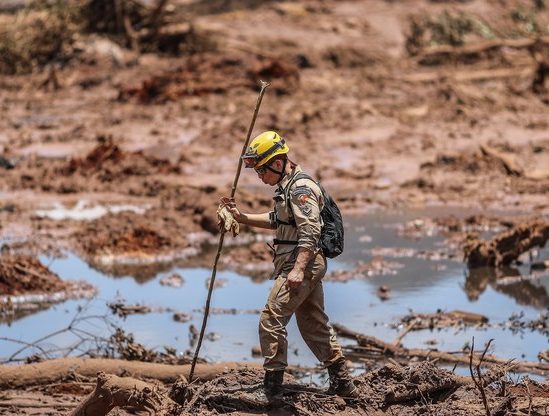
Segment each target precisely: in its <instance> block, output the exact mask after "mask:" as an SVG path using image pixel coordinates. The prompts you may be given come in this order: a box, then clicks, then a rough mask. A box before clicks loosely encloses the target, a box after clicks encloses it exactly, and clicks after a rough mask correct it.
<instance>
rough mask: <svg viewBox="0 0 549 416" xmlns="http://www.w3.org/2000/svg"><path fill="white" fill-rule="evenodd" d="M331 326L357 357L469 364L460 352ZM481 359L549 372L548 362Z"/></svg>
mask: <svg viewBox="0 0 549 416" xmlns="http://www.w3.org/2000/svg"><path fill="white" fill-rule="evenodd" d="M333 328H334V330H335V331H336V332H337V334H338V335H340V336H342V337H346V338H351V339H355V340H356V341H357V343H358V345H357V346H350V347H348V350H350V351H351V352H352V354H353V355H355V356H357V357H360V356H371V355H373V354H376V355H378V356H379V355H385V356H389V357H402V358H404V359H407V360H409V359H410V358H420V359H423V360H439V361H441V362H445V363H453V364H462V365H468V364H469V356H468V355H464V354H463V353H461V352H460V353H449V352H444V351H436V350H428V349H421V348H410V349H408V348H403V347H395V346H394V345H391V344H388V343H386V342H384V341H381V340H379V339H377V338H374V337H371V336H366V335H363V334H360V333H358V332H356V331H353V330H351V329H348V328H346V327H345V326H343V325H340V324H334V325H333ZM473 359H474V362H475V363H478V362H479V361H480V359H481V355H479V354H475V355H474V357H473ZM482 360H483V363H484V364H486V365H490V366H494V367H496V368H497V367H501V368H510V367H512V368H513V370H515V371H520V372H529V373H536V374H542V375H545V374H548V373H549V364H545V363H536V362H529V361H514V360H506V359H503V358H498V357H495V356H493V355H485V356H484V357H482Z"/></svg>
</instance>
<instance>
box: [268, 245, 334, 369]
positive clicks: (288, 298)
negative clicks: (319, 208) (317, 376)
mask: <svg viewBox="0 0 549 416" xmlns="http://www.w3.org/2000/svg"><path fill="white" fill-rule="evenodd" d="M290 266H291V267H293V262H292V263H290V264H289V265H288V268H289V270H283V273H282V274H281V276H280V277H279V278H278V279H276V280H275V281H274V285H273V287H272V289H271V292H270V294H269V298H268V300H267V304H266V305H265V308H264V309H263V311H262V312H261V315H260V318H259V341H260V344H261V352H262V354H263V357H265V363H264V365H263V366H264V368H265V370H269V371H273V370H284V369H285V368H286V367H287V365H288V354H287V352H288V341H287V331H286V325H288V322H289V321H290V318H291V317H292V315H293V314H294V313H295V316H296V320H297V326H298V328H299V332H300V333H301V336H302V337H303V340H304V341H305V342H306V344H307V345H308V347H309V348H310V349H311V351H312V352H313V354H314V355H315V356H316V358H317V359H318V360H319V361H320V362H321V363H323V364H324V365H330V364H332V363H334V362H336V361H337V360H339V359H341V358H342V357H343V354H342V351H341V346H340V345H339V343H338V342H337V340H336V337H335V334H334V332H333V329H332V328H331V327H330V325H329V324H328V315H326V313H325V312H324V290H323V288H322V278H323V277H324V275H325V273H326V259H325V258H324V257H323V256H322V255H321V254H317V255H316V256H315V258H314V260H313V261H311V262H310V263H309V266H307V268H306V270H305V278H304V279H303V283H302V284H301V285H300V286H299V287H298V288H295V289H290V288H288V286H287V285H286V277H285V276H286V275H287V274H288V273H289V272H290V270H291V267H290Z"/></svg>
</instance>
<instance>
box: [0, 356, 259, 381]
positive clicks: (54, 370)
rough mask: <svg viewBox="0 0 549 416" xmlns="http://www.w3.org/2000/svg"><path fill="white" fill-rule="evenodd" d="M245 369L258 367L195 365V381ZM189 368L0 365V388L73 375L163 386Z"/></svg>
mask: <svg viewBox="0 0 549 416" xmlns="http://www.w3.org/2000/svg"><path fill="white" fill-rule="evenodd" d="M245 367H247V368H260V367H261V366H260V365H259V364H253V363H239V362H226V363H220V364H197V366H196V369H195V377H196V378H199V379H201V380H211V379H212V378H215V377H216V376H218V375H219V374H220V373H222V372H224V371H226V370H229V369H235V368H245ZM190 368H191V366H190V365H168V364H157V363H145V362H139V361H126V360H115V359H104V358H59V359H55V360H48V361H43V362H40V363H34V364H23V365H0V388H8V387H10V388H18V387H25V386H31V385H40V384H51V383H56V382H59V381H61V380H63V379H66V378H68V377H71V376H73V375H74V374H78V375H80V376H83V377H95V376H96V375H97V373H98V372H104V373H106V374H114V375H118V376H124V375H131V376H132V377H135V378H143V377H146V378H149V379H154V380H159V381H161V382H163V383H172V382H174V381H175V380H177V378H178V377H180V376H181V375H183V376H185V377H187V376H188V374H189V370H190Z"/></svg>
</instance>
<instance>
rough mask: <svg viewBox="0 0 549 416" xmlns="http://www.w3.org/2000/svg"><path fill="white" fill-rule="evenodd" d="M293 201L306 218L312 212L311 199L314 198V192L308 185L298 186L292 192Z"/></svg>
mask: <svg viewBox="0 0 549 416" xmlns="http://www.w3.org/2000/svg"><path fill="white" fill-rule="evenodd" d="M291 195H292V199H293V200H294V201H295V202H296V203H297V206H298V208H299V210H300V211H301V212H302V213H303V214H304V215H306V216H309V215H310V214H311V212H312V206H311V204H310V203H309V199H310V198H312V197H314V192H313V190H312V189H311V188H309V187H308V186H306V185H301V186H296V187H295V188H294V189H292V190H291Z"/></svg>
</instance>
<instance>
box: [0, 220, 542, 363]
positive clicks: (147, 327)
mask: <svg viewBox="0 0 549 416" xmlns="http://www.w3.org/2000/svg"><path fill="white" fill-rule="evenodd" d="M448 214H455V215H463V214H464V213H463V212H461V210H453V211H452V210H448V209H445V210H444V211H436V210H431V211H407V212H392V213H387V212H383V213H373V214H369V215H363V216H359V217H347V218H346V219H347V225H348V229H347V234H346V238H347V241H346V251H345V253H344V254H343V255H342V256H340V257H339V258H338V259H337V260H334V261H331V262H330V265H329V271H334V270H338V269H346V268H352V267H353V266H354V265H355V264H356V263H357V261H359V260H360V261H368V260H370V259H371V258H372V256H371V254H370V250H371V249H373V248H375V247H378V248H379V247H382V248H385V247H398V248H411V249H416V250H429V249H433V248H437V247H439V243H440V242H441V241H442V240H443V238H442V237H441V236H430V237H424V238H421V239H419V240H416V239H410V238H405V237H401V236H398V234H397V232H396V231H395V226H396V225H398V224H402V223H404V222H406V221H409V220H412V219H416V218H425V217H428V216H431V217H433V216H442V215H448ZM467 214H470V212H468V213H467ZM545 258H549V253H548V250H547V249H545V250H544V251H541V252H540V253H539V259H545ZM386 259H387V260H390V261H395V262H398V263H400V264H401V265H402V267H401V268H398V269H396V270H395V271H396V274H389V275H385V276H374V277H371V278H368V279H366V280H353V281H348V282H346V283H341V282H325V295H326V309H327V311H328V314H329V316H330V318H331V320H332V321H333V322H337V323H341V324H344V325H346V326H347V327H349V328H351V329H354V330H356V331H359V332H363V333H366V334H370V335H374V336H376V337H378V338H381V339H383V340H386V341H392V340H394V339H395V337H396V336H397V335H398V329H395V328H394V327H393V326H392V325H391V324H394V323H396V322H398V320H399V318H401V317H402V316H404V315H406V314H408V313H409V312H410V310H413V311H414V312H417V313H432V312H435V311H436V310H437V309H442V310H447V311H450V310H454V309H461V310H466V311H471V312H478V313H481V314H484V315H486V316H487V317H488V318H489V320H490V323H491V324H492V325H493V327H491V328H487V329H476V328H468V329H464V330H463V329H462V330H456V329H445V330H434V331H430V330H423V331H417V332H411V333H409V334H408V335H407V336H406V337H405V338H404V341H403V344H404V345H405V346H406V347H421V348H427V347H432V346H433V345H427V344H428V343H432V342H435V343H436V344H435V345H434V347H436V348H438V349H440V350H444V351H456V350H460V349H461V348H462V346H463V345H464V344H465V343H467V342H470V340H471V337H472V336H474V337H475V340H476V345H483V344H484V343H485V342H486V341H487V340H488V339H490V338H494V339H495V344H494V345H495V348H494V353H496V354H497V355H499V356H502V357H509V358H511V357H516V358H523V359H527V360H532V361H535V360H537V358H536V357H537V354H538V352H539V351H541V350H544V349H547V348H548V344H547V337H546V336H544V335H543V334H540V333H539V332H531V331H529V330H527V331H526V332H524V333H519V334H515V333H513V332H512V331H511V330H509V329H504V328H501V327H499V326H498V325H497V324H503V323H505V322H506V321H507V319H508V318H509V317H510V316H511V315H512V314H516V313H523V314H524V318H525V319H535V318H537V317H538V315H539V314H540V313H541V312H544V311H545V310H546V309H547V308H548V307H549V296H548V295H547V290H549V275H547V274H545V275H542V276H541V277H538V278H536V279H528V280H527V281H523V282H519V283H516V280H517V277H514V278H513V279H514V280H512V281H511V283H510V284H506V285H498V284H497V283H496V282H495V278H494V277H491V276H490V274H489V273H488V274H486V273H480V274H479V275H478V276H475V277H474V278H473V279H472V283H471V279H470V281H469V283H467V285H466V270H465V268H464V265H463V263H461V262H459V261H453V260H440V261H433V260H424V259H419V258H417V257H403V258H399V257H393V258H388V257H386ZM212 260H213V256H212ZM42 261H43V262H44V263H45V264H48V265H49V267H50V268H51V269H52V270H53V271H54V272H56V273H58V274H59V275H60V276H61V277H63V278H65V279H85V280H87V281H88V282H90V283H92V284H93V285H95V286H96V287H97V288H98V289H99V294H98V296H97V298H96V299H94V300H93V301H91V302H88V301H68V302H65V303H63V304H60V305H56V306H54V307H51V308H49V309H47V310H45V311H42V312H39V313H36V314H33V315H30V316H27V317H25V318H22V319H19V320H17V321H15V322H12V323H11V324H7V323H0V336H2V337H8V338H12V339H18V340H22V341H27V342H30V341H33V340H36V339H39V338H40V337H42V336H45V335H47V334H50V333H52V332H54V331H56V330H59V329H61V328H64V327H66V326H68V325H69V323H70V322H71V320H72V319H73V318H74V316H75V314H76V313H77V311H78V310H80V309H82V308H84V310H83V311H82V312H81V315H80V316H90V315H104V314H107V313H108V308H107V306H106V303H107V302H112V301H114V300H116V299H123V300H124V301H125V302H126V303H128V304H135V303H139V304H144V305H147V306H150V307H153V308H158V311H157V312H153V313H149V314H145V315H130V316H128V317H127V318H125V319H124V320H123V319H121V318H116V319H113V318H112V317H111V318H110V319H112V320H113V321H114V323H116V324H119V325H122V326H123V328H124V329H125V330H126V331H127V332H131V333H133V334H134V335H135V338H136V341H138V342H141V343H143V344H145V345H147V346H148V347H151V348H153V347H154V348H157V349H159V350H161V349H162V346H164V345H167V346H172V347H174V348H176V349H177V350H178V351H180V352H183V351H185V350H187V349H190V348H191V345H190V341H189V327H190V325H191V324H193V325H194V326H195V327H198V328H200V324H201V320H202V314H201V312H200V309H201V308H202V307H203V306H204V301H205V299H206V294H207V280H208V278H209V277H210V273H211V272H210V270H209V269H205V268H185V267H182V266H170V265H164V266H163V267H160V268H159V269H158V270H156V271H155V272H154V273H150V271H149V272H148V273H146V274H145V277H143V276H141V277H140V278H134V277H131V276H122V277H111V276H108V275H105V274H104V273H101V272H99V271H97V270H95V269H93V268H92V267H90V266H89V265H88V264H86V262H84V261H83V260H82V259H80V258H78V257H76V256H75V255H73V254H68V255H67V257H66V258H63V259H49V258H42ZM519 271H520V272H521V274H522V279H525V278H529V274H528V270H527V269H526V268H524V269H521V270H519ZM173 273H178V274H179V275H180V276H182V277H183V279H184V283H183V285H182V286H181V287H178V288H174V287H169V286H162V285H161V284H160V283H159V281H160V280H161V279H162V278H163V277H166V276H169V275H171V274H173ZM217 279H218V282H219V283H221V284H222V285H221V286H220V287H218V288H217V289H216V290H215V292H214V295H213V298H212V307H214V308H228V309H231V308H235V309H236V310H237V311H243V312H244V313H236V314H213V315H211V316H210V319H209V323H208V328H207V333H211V334H212V337H211V339H206V340H205V342H204V344H203V346H202V350H201V356H202V357H204V358H207V359H208V360H212V361H222V360H238V361H259V359H258V358H253V357H252V355H251V349H252V347H253V346H255V345H257V344H258V339H257V322H258V315H257V313H254V310H258V309H261V308H262V307H263V304H264V302H265V299H266V296H267V293H268V290H269V287H270V286H271V282H269V281H267V282H262V283H257V282H254V281H252V280H251V279H250V278H248V277H246V276H242V275H239V274H236V273H234V272H230V271H220V272H218V278H217ZM380 285H386V286H388V287H389V288H390V289H391V291H390V298H389V299H388V300H385V301H382V300H380V299H379V298H378V296H377V289H378V287H379V286H380ZM466 288H467V291H466V290H465V289H466ZM471 288H472V289H471ZM166 308H168V309H169V310H166ZM174 312H184V313H187V314H191V315H192V319H191V320H190V321H188V322H184V323H181V322H175V321H174V320H173V313H174ZM79 325H81V326H82V328H84V329H85V330H86V331H88V332H91V333H93V334H97V335H102V336H107V335H108V334H109V328H108V326H107V325H106V324H105V323H104V322H103V321H101V320H92V321H90V322H85V323H81V324H79ZM75 341H76V338H75V337H74V336H73V335H71V334H68V333H64V334H62V335H60V336H58V337H55V338H53V339H51V340H48V342H49V344H48V345H47V347H48V348H47V349H48V350H49V349H51V348H52V345H57V346H60V347H66V346H68V345H71V344H73V343H74V342H75ZM342 341H343V342H346V340H342ZM43 346H44V345H43ZM20 347H21V345H17V344H14V343H11V342H6V341H0V357H2V359H4V358H6V357H9V356H10V355H11V354H12V353H13V352H14V351H16V350H17V349H19V348H20ZM289 351H290V354H289V360H290V364H295V365H297V364H301V365H304V366H313V365H315V364H316V361H315V358H314V357H313V355H312V353H311V352H310V351H309V350H308V348H307V347H306V345H305V344H304V343H303V341H302V340H301V338H300V336H299V333H298V331H297V327H296V325H295V321H292V323H291V325H290V326H289ZM23 355H29V354H27V353H25V354H23Z"/></svg>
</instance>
